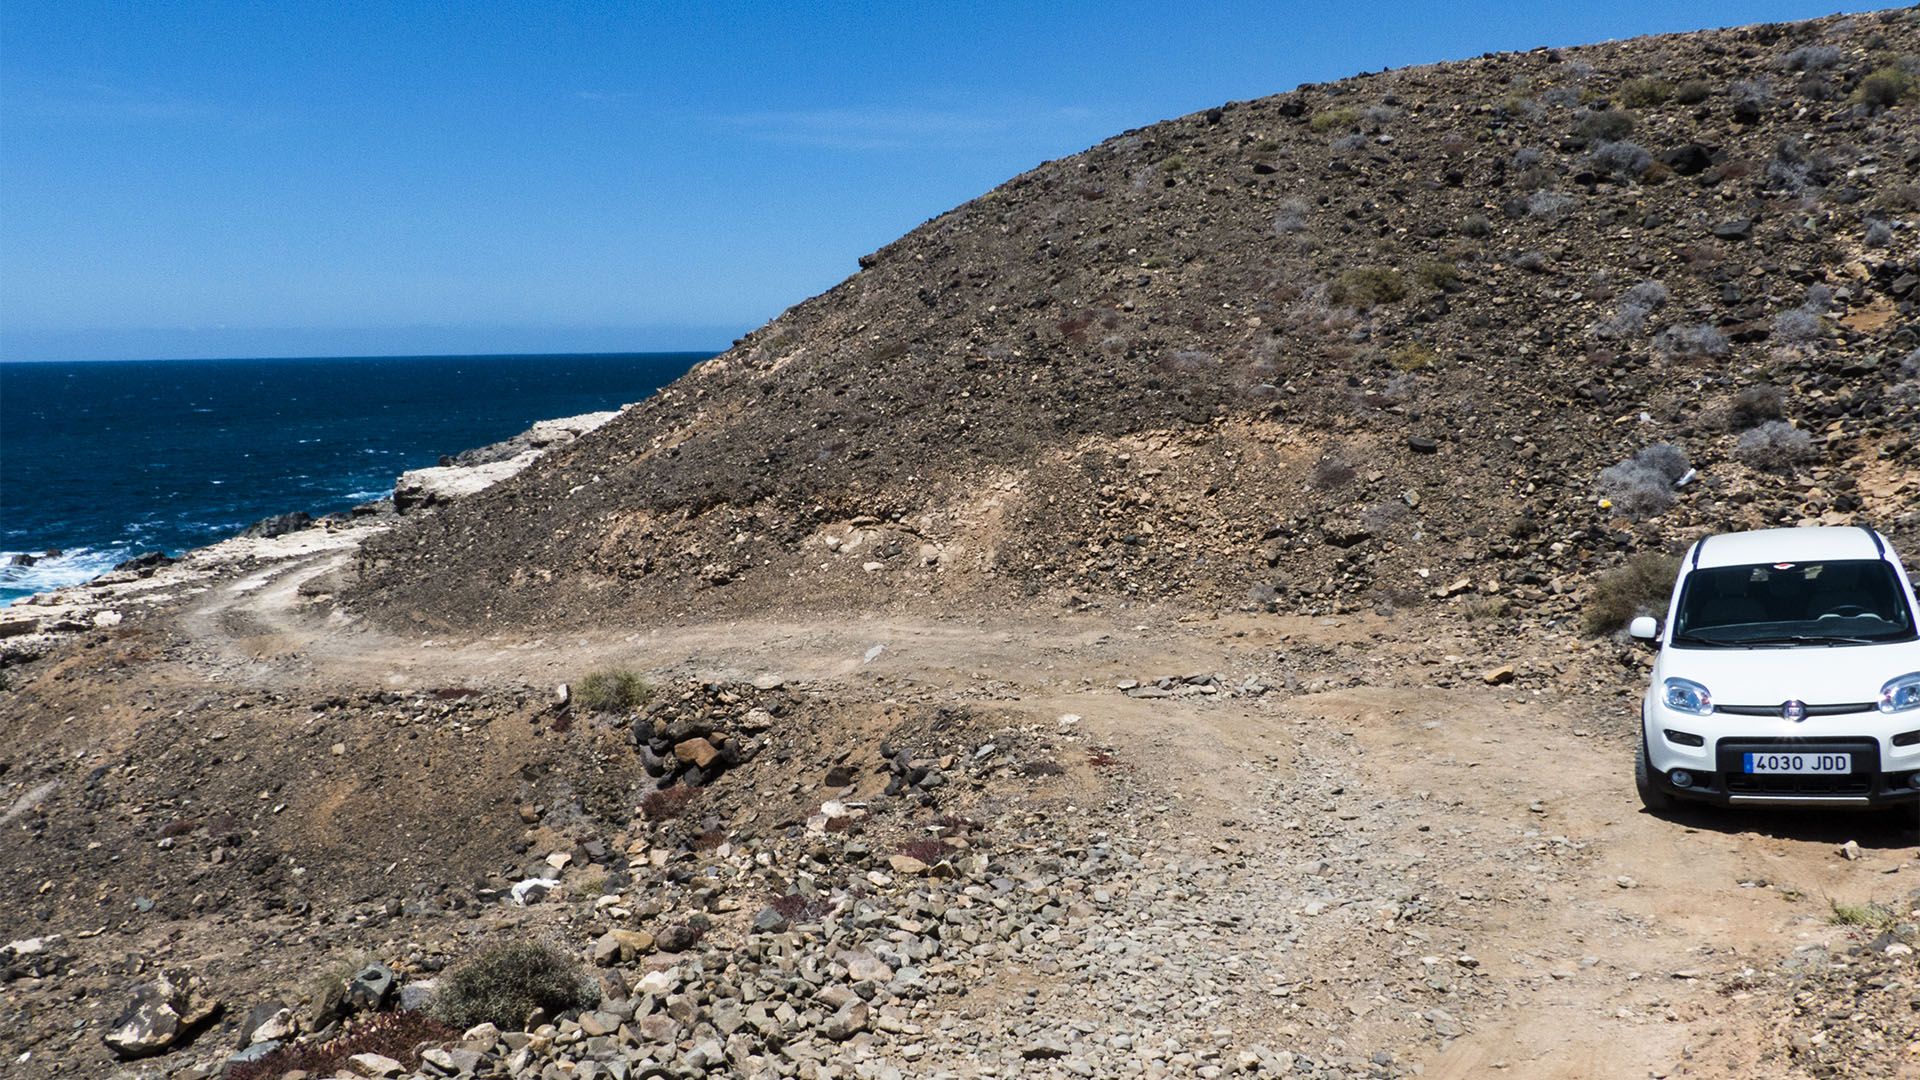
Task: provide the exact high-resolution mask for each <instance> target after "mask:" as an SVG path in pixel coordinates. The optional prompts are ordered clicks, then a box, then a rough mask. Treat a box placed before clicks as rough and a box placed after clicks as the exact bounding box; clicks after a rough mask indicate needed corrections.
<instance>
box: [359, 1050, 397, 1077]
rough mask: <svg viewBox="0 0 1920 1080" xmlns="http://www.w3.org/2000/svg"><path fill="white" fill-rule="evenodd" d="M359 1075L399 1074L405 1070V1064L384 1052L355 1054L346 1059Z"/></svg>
mask: <svg viewBox="0 0 1920 1080" xmlns="http://www.w3.org/2000/svg"><path fill="white" fill-rule="evenodd" d="M347 1064H349V1065H352V1066H353V1067H354V1069H355V1070H357V1071H358V1072H359V1073H360V1075H361V1076H399V1075H400V1074H401V1073H403V1072H406V1071H407V1067H406V1066H405V1065H402V1064H400V1063H399V1062H397V1061H395V1060H393V1059H392V1058H390V1057H388V1056H386V1055H385V1054H355V1055H353V1056H352V1057H350V1058H348V1059H347Z"/></svg>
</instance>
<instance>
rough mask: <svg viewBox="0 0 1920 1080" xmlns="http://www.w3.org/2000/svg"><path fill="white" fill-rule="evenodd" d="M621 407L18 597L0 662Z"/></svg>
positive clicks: (542, 448) (320, 541)
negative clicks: (348, 505)
mask: <svg viewBox="0 0 1920 1080" xmlns="http://www.w3.org/2000/svg"><path fill="white" fill-rule="evenodd" d="M619 415H620V412H619V410H607V411H602V412H593V413H582V414H580V415H578V416H565V417H559V418H556V419H552V420H542V421H540V422H538V423H536V424H534V425H533V426H532V427H530V428H528V429H527V430H526V431H524V432H522V433H520V434H519V435H515V436H513V437H512V438H510V439H504V440H502V441H500V442H497V443H491V444H489V445H487V446H483V447H478V448H475V449H472V450H467V451H464V452H462V453H460V454H457V455H449V456H443V457H442V458H441V460H440V464H439V465H436V466H430V467H427V468H423V469H411V470H408V471H407V472H404V473H402V474H401V475H400V477H399V478H398V479H397V480H395V482H394V488H393V494H392V495H391V496H389V497H387V498H385V499H380V500H376V501H374V502H370V503H363V504H361V505H359V506H356V507H354V508H353V509H352V510H351V511H347V512H343V513H338V514H327V515H324V516H321V517H318V518H316V517H314V516H312V515H311V514H308V513H305V512H303V511H293V512H289V513H285V514H276V515H274V516H272V517H268V518H264V519H262V520H260V521H257V522H255V523H254V524H252V525H250V526H248V527H247V528H246V529H245V530H243V531H242V532H241V533H240V534H238V535H236V536H232V537H229V538H228V539H225V540H221V541H219V542H217V543H213V544H209V545H207V546H205V547H200V548H194V549H192V550H189V551H185V552H182V553H181V554H180V555H179V556H177V557H175V556H170V555H168V554H166V553H165V552H147V553H144V554H141V555H137V556H135V557H133V558H131V559H128V560H126V561H125V562H122V563H121V564H120V565H118V566H116V567H114V568H113V569H112V570H109V571H107V572H106V573H103V574H100V575H98V576H96V577H94V578H92V579H90V580H88V581H84V582H81V583H79V584H77V585H70V586H67V587H65V588H61V589H55V590H50V591H48V592H44V593H36V594H34V595H32V596H25V597H21V598H19V599H18V600H15V601H14V602H13V603H12V604H11V605H9V606H7V607H5V608H0V669H3V668H5V667H6V666H7V665H9V664H13V663H18V662H20V660H21V659H22V658H26V657H31V656H40V655H44V654H45V653H46V652H47V651H48V650H49V649H51V648H53V646H54V645H55V644H57V643H58V642H60V641H62V640H65V639H66V638H67V637H70V636H71V635H73V634H76V633H81V632H84V631H87V630H106V629H112V628H113V627H116V626H119V625H120V624H121V622H122V620H123V619H124V618H125V617H126V614H127V612H128V611H129V610H131V609H136V608H143V607H151V606H153V605H155V604H160V603H164V602H166V601H169V600H172V599H175V598H176V597H178V596H181V595H186V594H191V593H192V592H194V591H196V590H198V589H201V588H204V586H205V583H206V582H207V581H208V580H209V579H211V578H213V577H215V576H217V575H220V574H224V573H227V572H230V571H231V570H232V569H233V568H235V567H245V566H255V565H260V564H266V563H274V562H283V561H286V560H289V559H301V558H307V557H311V556H316V555H325V554H331V553H338V552H341V551H346V550H350V549H355V548H357V547H358V546H359V545H360V544H362V543H364V542H365V541H366V540H367V538H369V537H371V536H374V535H376V534H378V533H381V532H384V531H386V530H387V529H390V528H392V527H393V524H394V522H395V520H396V519H397V518H398V517H400V516H402V515H407V514H417V513H420V512H422V511H425V510H428V509H430V508H433V507H437V506H444V505H446V504H448V503H450V502H453V501H455V500H457V499H462V498H465V497H467V496H469V495H472V494H475V493H477V492H480V491H484V490H486V489H487V488H489V487H491V486H493V485H494V484H497V483H499V482H500V481H502V480H505V479H507V478H509V477H511V476H514V475H515V474H517V473H519V472H520V471H521V470H523V469H525V468H526V467H527V466H528V465H531V464H532V463H533V462H534V461H536V460H538V459H539V458H540V457H541V455H543V454H546V453H548V452H549V451H552V450H554V449H557V448H559V447H563V446H566V445H567V444H569V443H571V442H573V441H574V440H575V439H577V438H579V437H580V436H582V435H584V434H586V433H587V432H589V431H592V430H594V429H595V428H598V427H600V426H602V425H604V424H605V423H607V422H608V421H609V420H612V419H613V418H614V417H616V416H619Z"/></svg>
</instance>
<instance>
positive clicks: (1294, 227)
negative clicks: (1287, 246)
mask: <svg viewBox="0 0 1920 1080" xmlns="http://www.w3.org/2000/svg"><path fill="white" fill-rule="evenodd" d="M1312 212H1313V208H1312V207H1310V206H1308V205H1307V203H1306V201H1305V200H1304V199H1288V200H1287V201H1286V202H1283V203H1281V204H1280V210H1279V212H1278V213H1276V214H1275V215H1274V216H1273V231H1274V232H1276V233H1297V232H1305V231H1306V230H1307V216H1308V215H1309V214H1311V213H1312Z"/></svg>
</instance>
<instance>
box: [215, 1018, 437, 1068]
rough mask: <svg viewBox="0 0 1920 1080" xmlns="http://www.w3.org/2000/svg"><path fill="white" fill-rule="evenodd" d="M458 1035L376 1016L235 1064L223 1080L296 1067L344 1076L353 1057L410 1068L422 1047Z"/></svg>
mask: <svg viewBox="0 0 1920 1080" xmlns="http://www.w3.org/2000/svg"><path fill="white" fill-rule="evenodd" d="M459 1037H460V1029H458V1028H453V1027H449V1026H447V1025H446V1024H443V1023H441V1022H439V1021H437V1020H434V1019H432V1018H431V1017H428V1016H426V1015H425V1014H422V1013H417V1012H412V1011H401V1012H391V1013H380V1014H377V1015H375V1016H373V1017H372V1018H371V1019H369V1020H367V1021H366V1022H365V1023H364V1024H361V1025H360V1026H359V1027H357V1028H355V1029H354V1030H353V1031H351V1032H349V1033H347V1034H345V1035H342V1036H340V1037H339V1038H337V1039H329V1040H328V1041H326V1042H323V1043H311V1044H308V1045H305V1046H300V1045H293V1046H282V1047H281V1048H279V1049H278V1050H275V1051H273V1052H272V1053H270V1054H267V1055H265V1056H264V1057H262V1058H260V1059H259V1060H257V1061H250V1062H247V1063H246V1064H244V1065H236V1066H234V1067H233V1069H232V1071H230V1072H229V1073H227V1080H279V1078H280V1077H282V1076H285V1075H286V1074H287V1073H289V1072H293V1071H294V1070H296V1069H297V1070H300V1071H302V1072H305V1073H306V1074H307V1075H309V1076H333V1075H335V1074H344V1073H348V1072H349V1068H348V1065H347V1059H349V1058H351V1057H353V1056H354V1055H355V1054H379V1055H381V1056H383V1057H390V1058H392V1059H393V1060H395V1061H398V1062H400V1063H401V1064H402V1065H413V1064H415V1063H417V1062H418V1061H419V1060H420V1050H421V1049H422V1048H423V1047H424V1046H425V1045H427V1044H431V1043H443V1042H450V1041H452V1040H454V1039H457V1038H459Z"/></svg>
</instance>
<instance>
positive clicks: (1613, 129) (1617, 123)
mask: <svg viewBox="0 0 1920 1080" xmlns="http://www.w3.org/2000/svg"><path fill="white" fill-rule="evenodd" d="M1636 122H1637V121H1635V119H1634V116H1633V114H1632V113H1627V112H1619V111H1616V110H1612V109H1609V110H1607V111H1606V112H1593V113H1588V114H1587V115H1586V117H1585V118H1583V119H1582V120H1581V121H1580V122H1579V123H1578V124H1576V125H1574V129H1573V130H1574V134H1576V135H1578V136H1580V137H1581V138H1583V139H1586V140H1587V141H1588V142H1595V143H1610V142H1619V141H1620V140H1621V139H1624V138H1626V137H1627V136H1629V135H1631V134H1633V128H1634V124H1635V123H1636Z"/></svg>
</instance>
